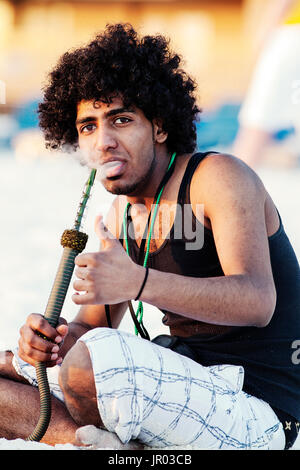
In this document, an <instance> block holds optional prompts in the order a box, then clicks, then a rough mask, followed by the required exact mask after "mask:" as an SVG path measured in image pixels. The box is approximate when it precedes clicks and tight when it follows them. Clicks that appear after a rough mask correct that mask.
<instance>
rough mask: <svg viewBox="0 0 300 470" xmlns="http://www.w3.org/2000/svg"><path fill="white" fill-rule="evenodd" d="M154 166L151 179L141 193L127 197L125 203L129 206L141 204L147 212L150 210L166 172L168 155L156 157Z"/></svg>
mask: <svg viewBox="0 0 300 470" xmlns="http://www.w3.org/2000/svg"><path fill="white" fill-rule="evenodd" d="M156 157H157V158H156V164H155V166H154V168H153V172H152V175H151V178H150V179H149V181H147V183H145V184H144V186H143V188H142V189H141V191H140V192H139V193H137V194H134V195H127V202H129V203H130V204H131V205H134V204H143V205H144V206H145V207H146V208H147V209H148V210H150V209H151V205H152V204H153V200H154V196H155V193H156V191H157V188H158V186H159V184H160V182H161V180H162V179H163V177H164V175H165V174H166V172H167V168H168V165H169V163H170V155H169V154H164V155H157V156H156Z"/></svg>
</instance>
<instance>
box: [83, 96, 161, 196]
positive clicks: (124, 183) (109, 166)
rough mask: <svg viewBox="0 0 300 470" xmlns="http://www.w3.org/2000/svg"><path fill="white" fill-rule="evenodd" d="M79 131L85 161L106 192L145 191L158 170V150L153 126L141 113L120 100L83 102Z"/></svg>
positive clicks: (131, 192)
mask: <svg viewBox="0 0 300 470" xmlns="http://www.w3.org/2000/svg"><path fill="white" fill-rule="evenodd" d="M76 128H77V131H78V143H79V147H80V150H81V152H82V154H83V156H84V160H85V162H86V163H87V165H88V166H89V167H91V168H96V169H97V173H98V177H99V178H100V180H101V182H102V184H103V186H104V187H105V188H106V189H107V191H109V192H111V193H113V194H128V195H129V194H131V195H134V194H136V193H138V192H139V191H140V190H141V189H142V188H143V186H144V185H145V183H146V181H147V179H149V177H150V176H151V174H152V172H153V169H154V167H155V146H154V142H153V126H152V123H151V122H150V121H149V120H148V119H146V117H145V115H144V113H143V112H142V111H141V110H140V109H138V108H136V107H134V106H133V107H130V108H126V109H125V107H124V105H123V102H122V99H121V98H114V99H113V100H112V103H111V104H105V103H102V102H97V103H96V105H95V103H94V101H81V102H80V103H79V104H78V106H77V119H76Z"/></svg>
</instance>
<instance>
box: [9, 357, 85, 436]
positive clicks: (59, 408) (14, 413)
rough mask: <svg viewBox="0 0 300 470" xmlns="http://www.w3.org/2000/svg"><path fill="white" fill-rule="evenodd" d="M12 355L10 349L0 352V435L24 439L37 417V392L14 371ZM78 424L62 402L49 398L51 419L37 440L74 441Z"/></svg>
mask: <svg viewBox="0 0 300 470" xmlns="http://www.w3.org/2000/svg"><path fill="white" fill-rule="evenodd" d="M12 357H13V354H12V353H11V352H1V353H0V437H4V438H6V439H17V438H21V439H26V438H27V437H28V436H29V435H30V434H31V432H32V431H33V430H34V428H35V426H36V424H37V422H38V419H39V414H40V398H39V391H38V389H37V388H36V387H33V386H32V385H30V384H29V383H28V382H27V381H26V380H25V379H24V378H23V377H21V376H19V375H18V374H17V373H16V371H15V369H14V367H13V365H12ZM78 427H79V426H78V425H77V424H76V423H75V421H74V420H73V419H72V418H71V416H70V414H69V413H68V410H67V409H66V407H65V405H64V404H63V403H62V402H61V401H60V400H58V399H56V398H55V397H52V414H51V421H50V424H49V428H48V430H47V432H46V434H45V436H44V437H43V439H42V441H41V442H44V443H46V444H50V445H55V444H65V443H72V444H76V438H75V432H76V430H77V429H78Z"/></svg>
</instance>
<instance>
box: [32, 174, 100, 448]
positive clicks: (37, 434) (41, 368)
mask: <svg viewBox="0 0 300 470" xmlns="http://www.w3.org/2000/svg"><path fill="white" fill-rule="evenodd" d="M95 176H96V170H94V169H93V170H92V171H91V173H90V176H89V178H88V180H87V182H86V184H85V188H84V191H83V195H82V198H81V201H80V205H79V208H78V211H77V215H76V220H75V224H74V228H73V229H71V230H65V231H64V232H63V234H62V236H61V245H62V246H63V248H64V249H63V253H62V256H61V260H60V263H59V266H58V270H57V273H56V276H55V279H54V283H53V287H52V290H51V293H50V296H49V300H48V303H47V306H46V310H45V313H44V318H46V319H47V320H48V322H49V323H50V325H51V326H52V327H53V328H55V327H56V326H57V323H58V320H59V316H60V313H61V311H62V307H63V304H64V300H65V297H66V294H67V290H68V287H69V284H70V281H71V278H72V275H73V270H74V259H75V257H76V256H77V255H78V254H79V253H81V252H82V251H83V250H84V248H85V246H86V242H87V240H88V236H87V235H86V234H85V233H83V232H80V226H81V222H82V217H83V213H84V210H85V208H86V204H87V201H88V199H89V197H90V193H91V189H92V186H93V184H94V181H95ZM37 334H39V336H42V337H43V338H44V339H47V340H49V338H47V337H46V336H44V335H42V334H41V333H39V332H37ZM35 369H36V377H37V382H38V388H39V393H40V417H39V421H38V423H37V425H36V427H35V429H34V431H33V432H32V433H31V434H30V436H29V437H27V439H26V440H27V441H40V440H41V439H42V437H43V436H44V434H45V432H46V431H47V428H48V425H49V422H50V418H51V395H50V388H49V383H48V377H47V369H46V366H45V364H44V363H43V362H38V361H36V363H35Z"/></svg>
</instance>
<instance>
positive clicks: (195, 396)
mask: <svg viewBox="0 0 300 470" xmlns="http://www.w3.org/2000/svg"><path fill="white" fill-rule="evenodd" d="M79 341H83V342H84V344H85V345H86V346H87V348H88V351H89V353H90V357H91V361H92V366H93V372H94V377H95V385H96V391H97V400H98V409H99V413H100V416H101V419H102V421H103V423H104V425H105V427H106V429H107V430H108V431H111V432H114V433H116V434H117V436H118V437H119V439H120V440H121V441H122V442H123V443H127V442H128V441H130V440H131V439H138V440H139V441H141V442H142V443H144V444H145V445H146V446H149V447H158V448H162V447H170V446H173V447H174V446H181V447H184V446H187V447H188V448H202V449H283V448H284V445H285V437H284V432H283V429H282V424H281V423H280V422H279V420H278V418H277V416H276V415H275V413H274V411H273V410H272V408H271V407H270V406H269V405H268V404H267V403H266V402H264V401H263V400H260V399H258V398H255V397H253V396H251V395H248V394H246V393H245V392H243V391H242V386H243V379H244V370H243V368H242V367H240V366H232V365H226V364H225V365H218V366H210V367H203V366H202V365H201V364H198V363H196V362H194V361H193V360H191V359H189V358H186V357H184V356H181V355H179V354H178V353H176V352H174V351H171V350H170V349H167V348H164V347H162V346H158V345H156V344H153V343H151V342H150V341H147V340H144V339H141V338H139V337H137V336H134V335H132V334H130V333H127V332H122V331H119V330H114V329H109V328H96V329H94V330H91V331H89V332H88V333H86V334H85V335H83V336H82V337H81V338H80V339H79ZM13 363H14V366H15V368H16V370H17V372H18V373H19V374H21V375H23V376H24V377H25V378H26V379H27V380H29V382H30V383H32V384H33V385H36V377H35V369H34V367H32V366H30V365H29V364H27V363H25V362H24V361H22V360H21V359H20V358H19V357H18V355H17V352H15V356H14V361H13ZM59 369H60V366H55V367H53V368H49V369H48V378H49V385H50V388H51V391H52V393H53V395H54V396H56V397H57V398H58V399H59V400H61V401H63V400H64V398H63V394H62V392H61V390H60V387H59V385H58V374H59Z"/></svg>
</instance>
